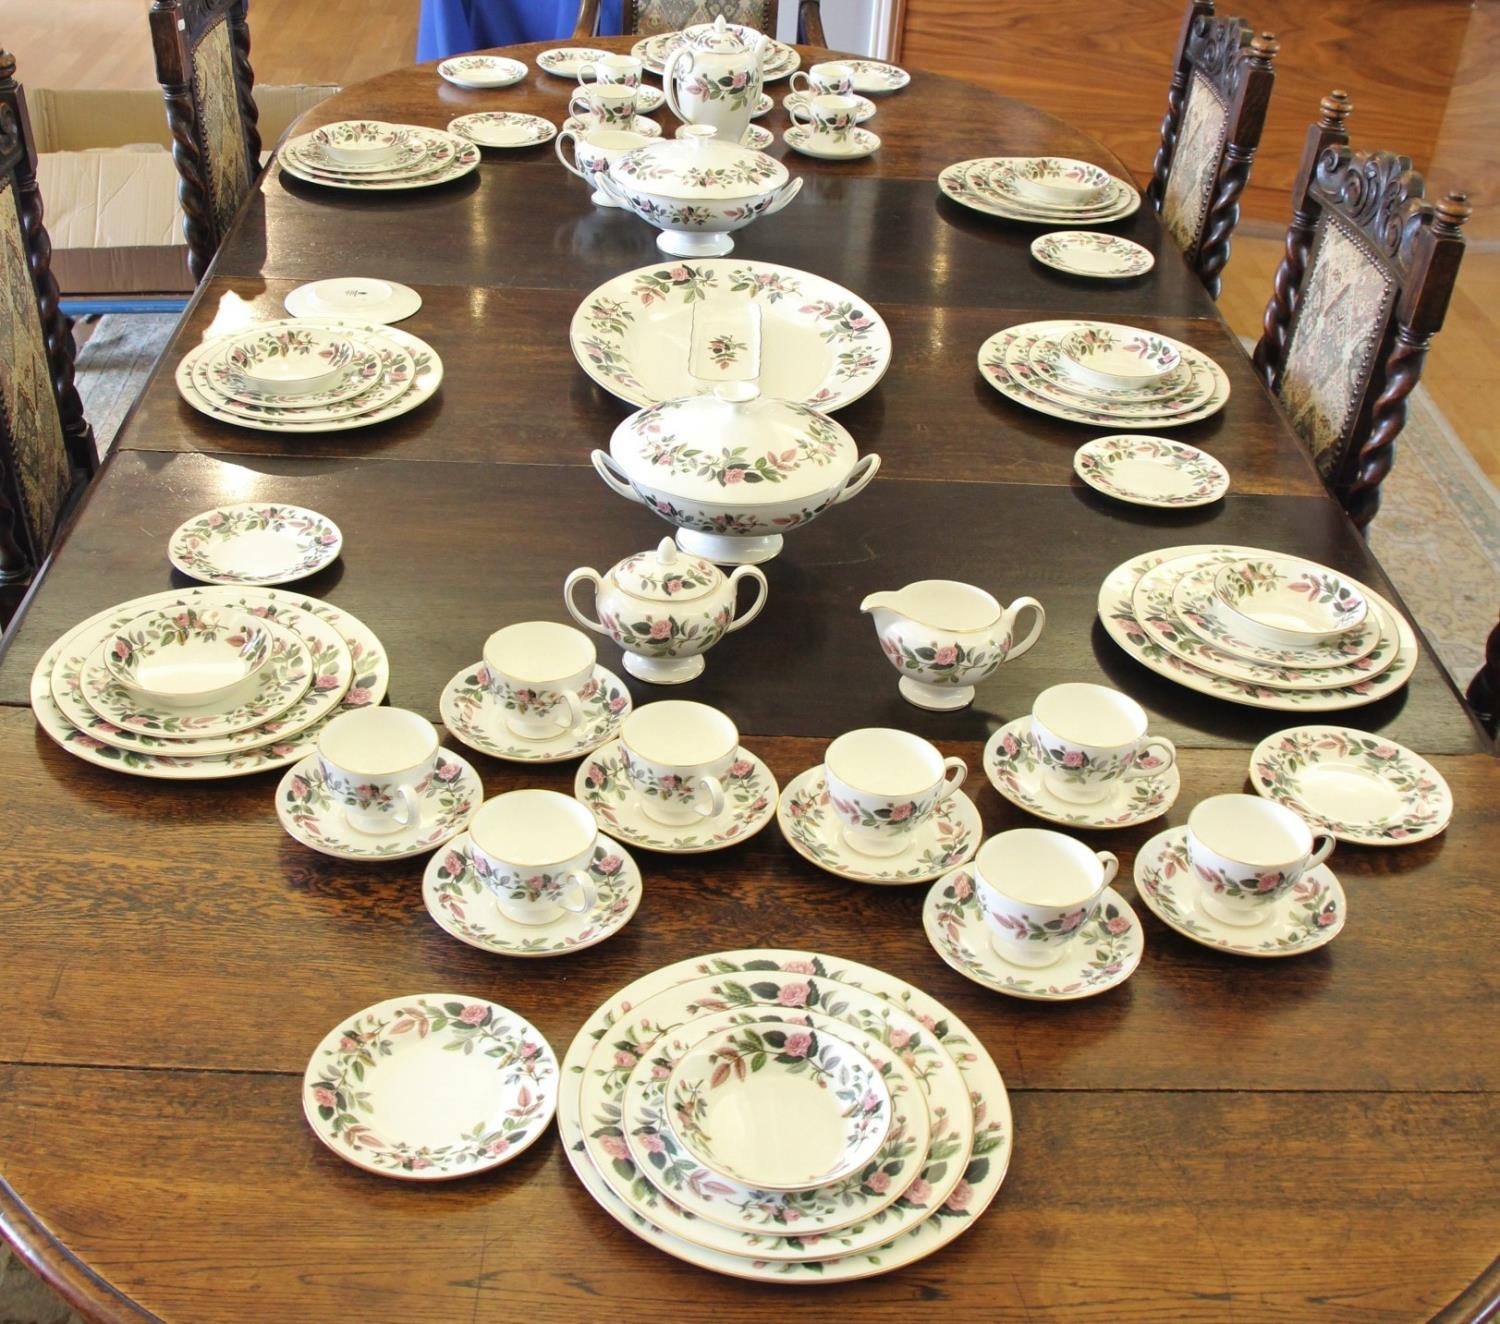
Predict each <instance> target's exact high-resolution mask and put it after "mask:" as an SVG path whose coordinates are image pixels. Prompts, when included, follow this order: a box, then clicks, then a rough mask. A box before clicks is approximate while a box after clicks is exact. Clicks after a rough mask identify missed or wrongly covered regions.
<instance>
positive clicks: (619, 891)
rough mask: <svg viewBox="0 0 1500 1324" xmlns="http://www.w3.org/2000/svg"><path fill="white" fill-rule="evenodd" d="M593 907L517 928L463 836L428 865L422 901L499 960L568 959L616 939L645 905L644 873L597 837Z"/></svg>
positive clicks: (446, 927)
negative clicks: (477, 866)
mask: <svg viewBox="0 0 1500 1324" xmlns="http://www.w3.org/2000/svg"><path fill="white" fill-rule="evenodd" d="M587 872H588V878H589V882H590V883H591V884H592V885H593V889H594V899H593V904H592V905H590V906H589V907H588V908H587V909H586V910H584V911H582V912H580V913H576V914H575V913H573V912H571V911H567V910H564V911H563V912H562V913H561V914H560V915H559V916H558V917H557V918H556V919H554V920H551V921H549V922H548V923H545V924H518V923H516V922H515V921H514V920H512V919H511V918H510V917H509V916H507V915H506V914H505V913H504V912H503V911H502V910H501V909H500V906H499V905H498V904H497V902H496V901H495V898H494V896H493V895H492V894H491V893H490V891H489V889H488V888H486V887H485V885H484V883H483V881H482V880H481V879H480V877H479V875H478V874H477V873H476V872H475V869H474V857H473V855H472V853H471V852H470V849H469V834H468V833H467V832H463V833H460V834H459V835H458V836H457V837H455V838H454V839H453V840H452V841H450V842H449V843H448V844H447V845H446V846H444V847H443V849H441V850H439V851H438V852H437V854H436V855H434V856H433V857H432V859H431V860H430V861H429V862H428V864H427V870H426V872H425V873H424V874H423V875H422V900H423V901H424V902H425V903H426V905H427V913H428V914H429V915H431V916H432V918H433V920H434V921H435V922H436V924H437V926H438V927H439V928H440V929H442V930H443V931H444V932H445V933H448V934H450V935H451V936H452V937H455V938H457V939H458V940H459V941H460V942H463V943H467V944H468V945H469V946H470V947H477V948H479V950H480V951H484V952H493V953H495V954H496V955H498V956H521V957H544V956H566V955H567V954H568V953H569V952H576V951H581V950H583V949H584V948H585V947H592V946H594V945H595V944H596V943H601V942H603V941H604V940H605V939H606V938H608V937H610V936H612V935H613V934H615V933H618V932H619V931H620V930H621V929H622V928H624V927H625V925H626V924H628V923H629V922H630V919H631V917H632V916H633V915H634V914H635V912H636V907H637V906H639V905H640V903H641V890H642V889H641V871H640V869H639V867H638V866H637V865H636V862H635V861H634V860H633V859H632V858H631V857H630V854H629V852H628V851H626V850H625V848H624V847H623V846H621V845H620V844H619V843H618V842H617V841H615V840H613V839H612V838H610V837H607V836H605V835H604V834H603V833H601V834H600V835H599V837H598V838H597V840H596V842H595V846H594V853H593V859H592V860H591V861H590V862H589V864H588V866H587Z"/></svg>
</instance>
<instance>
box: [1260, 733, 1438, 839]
mask: <svg viewBox="0 0 1500 1324" xmlns="http://www.w3.org/2000/svg"><path fill="white" fill-rule="evenodd" d="M1250 782H1251V785H1253V786H1254V787H1255V789H1256V791H1257V792H1258V793H1259V794H1261V795H1263V796H1265V797H1266V799H1268V800H1275V801H1276V802H1277V803H1278V804H1283V805H1285V806H1286V807H1287V808H1288V809H1291V810H1293V811H1294V812H1296V813H1298V814H1300V815H1301V816H1302V817H1303V818H1305V819H1306V820H1307V822H1308V824H1309V825H1310V826H1311V827H1312V828H1313V830H1314V831H1316V832H1331V833H1333V835H1334V836H1335V837H1337V838H1338V839H1339V840H1340V841H1347V842H1351V843H1353V844H1355V845H1359V846H1405V845H1408V844H1409V843H1411V842H1416V841H1427V840H1428V839H1430V838H1432V837H1435V836H1437V835H1438V834H1439V833H1440V832H1442V831H1443V830H1444V829H1445V828H1446V827H1447V826H1448V824H1449V822H1450V821H1451V820H1452V818H1453V792H1452V791H1451V790H1449V788H1448V783H1447V782H1446V781H1444V780H1443V775H1442V773H1440V772H1439V771H1438V770H1437V769H1436V768H1434V767H1433V766H1432V764H1430V763H1429V762H1427V760H1426V759H1424V758H1423V757H1422V756H1421V755H1420V754H1416V753H1414V752H1413V751H1411V750H1409V749H1407V748H1406V746H1404V745H1398V744H1397V743H1396V742H1395V741H1394V740H1386V739H1384V738H1383V737H1381V736H1373V735H1370V734H1369V733H1368V732H1366V731H1353V730H1350V729H1349V728H1348V727H1343V726H1296V727H1291V728H1289V729H1288V730H1285V731H1277V732H1276V733H1275V734H1274V735H1269V736H1267V737H1266V738H1265V739H1264V740H1262V741H1261V742H1260V744H1258V745H1257V746H1256V747H1255V751H1254V753H1252V754H1251V755H1250Z"/></svg>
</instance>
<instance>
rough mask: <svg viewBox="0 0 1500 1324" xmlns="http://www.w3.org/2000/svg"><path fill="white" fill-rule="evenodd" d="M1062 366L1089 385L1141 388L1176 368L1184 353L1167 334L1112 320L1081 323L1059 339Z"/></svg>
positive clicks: (1150, 384)
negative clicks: (1115, 322) (1159, 333)
mask: <svg viewBox="0 0 1500 1324" xmlns="http://www.w3.org/2000/svg"><path fill="white" fill-rule="evenodd" d="M1058 348H1059V349H1060V350H1061V351H1062V366H1063V367H1064V368H1065V369H1066V370H1067V371H1068V372H1070V373H1071V374H1072V375H1073V376H1074V377H1075V378H1076V379H1077V380H1079V381H1083V382H1087V383H1088V384H1089V385H1090V386H1098V387H1104V388H1120V387H1123V388H1126V389H1138V388H1143V387H1147V386H1154V385H1155V384H1156V383H1157V382H1159V381H1161V380H1162V378H1164V377H1166V376H1167V375H1168V374H1169V373H1172V372H1174V371H1175V370H1176V368H1177V365H1178V364H1179V363H1181V362H1182V354H1181V352H1180V351H1179V350H1178V349H1177V347H1176V345H1175V344H1174V343H1173V342H1172V341H1170V340H1168V339H1167V338H1166V337H1165V336H1159V335H1156V334H1155V333H1154V332H1151V331H1144V330H1141V329H1139V328H1137V327H1133V326H1116V325H1114V324H1113V323H1110V322H1081V323H1079V324H1078V325H1077V326H1076V327H1075V328H1074V329H1073V330H1071V331H1068V332H1066V333H1064V334H1063V335H1062V337H1061V338H1060V339H1059V340H1058Z"/></svg>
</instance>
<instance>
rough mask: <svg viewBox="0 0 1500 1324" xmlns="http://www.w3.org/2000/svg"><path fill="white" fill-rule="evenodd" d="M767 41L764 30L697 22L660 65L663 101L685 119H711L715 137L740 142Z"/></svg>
mask: <svg viewBox="0 0 1500 1324" xmlns="http://www.w3.org/2000/svg"><path fill="white" fill-rule="evenodd" d="M771 54H772V46H771V43H770V42H768V41H767V40H766V35H765V33H763V32H756V31H755V29H754V28H744V27H740V26H739V25H737V24H733V25H732V24H728V23H725V22H724V16H723V15H722V14H720V15H719V17H718V18H716V19H715V20H714V21H713V22H712V23H699V24H696V25H695V26H693V27H690V28H688V29H687V30H686V31H684V32H683V34H682V40H681V43H680V44H679V45H678V47H677V49H676V50H674V51H673V52H672V54H671V55H670V56H669V57H668V59H667V62H666V64H665V65H664V66H663V68H662V73H661V83H662V87H663V88H664V89H665V90H666V94H667V105H668V106H670V107H671V109H672V113H673V114H674V115H676V116H677V118H678V119H680V120H681V121H682V122H683V123H684V124H711V125H712V126H713V127H714V128H716V129H717V130H718V131H719V141H720V142H727V143H737V142H740V141H741V140H742V139H743V138H744V136H745V133H746V131H747V130H748V129H749V127H750V119H751V117H752V116H753V114H754V113H755V104H756V102H757V101H759V100H760V92H761V81H762V79H761V74H762V71H763V70H764V69H765V65H766V61H767V60H768V59H770V58H771Z"/></svg>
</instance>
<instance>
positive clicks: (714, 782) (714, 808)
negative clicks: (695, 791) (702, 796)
mask: <svg viewBox="0 0 1500 1324" xmlns="http://www.w3.org/2000/svg"><path fill="white" fill-rule="evenodd" d="M702 785H703V789H704V790H705V791H707V792H708V808H706V809H705V808H704V807H703V802H702V801H701V800H698V799H695V800H694V802H693V812H694V813H696V814H697V815H698V817H699V818H717V817H718V816H719V815H720V814H722V813H723V812H724V787H723V784H722V783H721V782H720V781H719V779H718V778H717V777H705V778H703V782H702Z"/></svg>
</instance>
